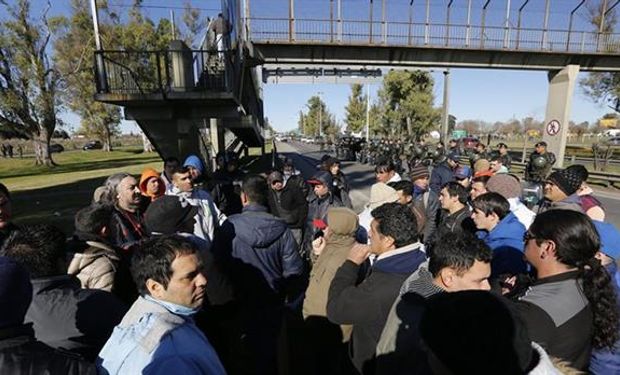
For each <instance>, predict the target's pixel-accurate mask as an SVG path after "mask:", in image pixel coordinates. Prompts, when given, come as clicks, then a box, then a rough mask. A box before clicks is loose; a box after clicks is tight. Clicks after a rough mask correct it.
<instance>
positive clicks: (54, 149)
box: [49, 143, 65, 153]
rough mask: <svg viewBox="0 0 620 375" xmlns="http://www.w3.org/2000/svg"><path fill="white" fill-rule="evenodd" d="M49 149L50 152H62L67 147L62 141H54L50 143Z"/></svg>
mask: <svg viewBox="0 0 620 375" xmlns="http://www.w3.org/2000/svg"><path fill="white" fill-rule="evenodd" d="M49 150H50V153H54V152H58V153H60V152H63V151H64V150H65V148H64V147H62V145H61V144H60V143H52V144H51V145H50V148H49Z"/></svg>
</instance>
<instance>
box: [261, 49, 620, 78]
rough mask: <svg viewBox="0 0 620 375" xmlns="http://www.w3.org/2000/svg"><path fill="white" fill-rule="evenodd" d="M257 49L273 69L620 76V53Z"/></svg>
mask: <svg viewBox="0 0 620 375" xmlns="http://www.w3.org/2000/svg"><path fill="white" fill-rule="evenodd" d="M253 51H254V56H253V57H254V58H255V59H256V60H257V61H256V62H257V63H261V64H273V65H278V64H303V63H305V64H329V65H348V66H350V65H358V66H365V65H373V66H400V67H454V68H486V69H488V68H492V69H520V70H546V71H553V70H561V69H563V68H564V67H566V66H568V65H579V66H580V70H581V71H589V72H596V71H602V72H620V55H618V54H575V53H562V52H538V51H516V50H501V49H500V50H489V49H486V50H475V49H464V48H447V47H446V48H440V47H432V48H431V47H399V46H381V45H379V46H377V45H372V46H369V45H337V44H322V43H303V42H292V43H288V42H278V43H273V42H272V43H263V42H254V43H253Z"/></svg>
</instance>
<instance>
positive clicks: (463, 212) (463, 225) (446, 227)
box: [437, 182, 476, 233]
mask: <svg viewBox="0 0 620 375" xmlns="http://www.w3.org/2000/svg"><path fill="white" fill-rule="evenodd" d="M468 198H469V193H468V192H467V189H465V187H464V186H463V185H461V184H459V183H458V182H448V183H447V184H446V185H444V187H443V188H442V189H441V194H439V202H440V203H441V208H443V209H444V212H443V217H442V218H441V221H440V223H439V227H438V229H437V231H438V232H439V231H444V232H445V231H447V232H457V231H465V232H470V233H475V232H476V224H475V223H474V221H473V220H472V218H471V210H470V208H469V206H468V205H467V201H468Z"/></svg>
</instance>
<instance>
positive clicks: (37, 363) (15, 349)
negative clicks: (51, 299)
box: [0, 324, 97, 375]
mask: <svg viewBox="0 0 620 375" xmlns="http://www.w3.org/2000/svg"><path fill="white" fill-rule="evenodd" d="M0 370H1V372H2V373H3V374H19V375H29V374H32V375H39V374H52V375H55V374H63V375H65V374H66V375H90V374H92V375H95V374H96V373H97V371H96V369H95V365H93V364H92V363H88V362H87V361H86V360H84V359H82V358H81V357H80V356H78V355H76V354H74V353H69V352H66V351H64V350H62V349H54V348H52V347H49V346H47V345H45V344H44V343H42V342H40V341H37V340H36V339H35V338H34V332H33V331H32V326H31V325H30V324H25V325H22V326H19V327H5V328H2V329H0Z"/></svg>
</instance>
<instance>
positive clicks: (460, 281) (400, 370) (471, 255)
mask: <svg viewBox="0 0 620 375" xmlns="http://www.w3.org/2000/svg"><path fill="white" fill-rule="evenodd" d="M430 253H432V255H431V257H430V259H429V261H428V263H425V264H422V265H421V266H420V268H418V270H417V271H416V272H415V273H414V274H412V275H411V276H409V278H407V280H406V281H405V282H404V283H403V286H402V288H401V290H400V296H399V297H398V298H397V299H396V302H394V305H393V306H392V309H391V310H390V314H389V316H388V318H387V321H386V323H385V327H384V328H383V332H382V333H381V339H380V340H379V344H378V345H377V360H376V372H375V373H376V374H377V375H383V374H390V375H393V374H424V373H428V370H429V369H428V364H427V362H426V354H425V352H424V351H423V349H422V347H421V345H420V330H419V325H420V320H421V318H422V314H423V313H424V310H425V309H426V300H427V299H428V298H430V297H431V296H433V295H436V294H439V293H446V292H448V293H452V292H457V291H460V290H474V289H476V290H490V289H491V286H490V285H489V281H488V279H489V276H490V275H491V256H492V254H491V249H489V247H488V246H487V245H486V244H485V243H484V242H483V241H481V240H478V239H477V238H475V237H474V236H473V235H470V234H465V233H449V234H447V235H445V236H443V237H442V238H441V241H439V242H437V243H436V244H435V246H433V248H432V250H431V251H430Z"/></svg>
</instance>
